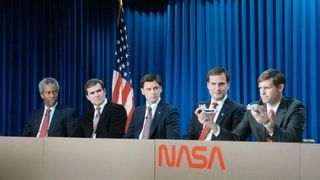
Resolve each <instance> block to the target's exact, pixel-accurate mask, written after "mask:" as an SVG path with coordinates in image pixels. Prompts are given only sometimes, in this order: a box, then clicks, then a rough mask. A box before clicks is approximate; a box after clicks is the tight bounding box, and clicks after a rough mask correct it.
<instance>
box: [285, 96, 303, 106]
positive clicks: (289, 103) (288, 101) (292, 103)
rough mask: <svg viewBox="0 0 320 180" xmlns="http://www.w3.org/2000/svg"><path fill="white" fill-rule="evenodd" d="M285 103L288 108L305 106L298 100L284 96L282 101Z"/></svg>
mask: <svg viewBox="0 0 320 180" xmlns="http://www.w3.org/2000/svg"><path fill="white" fill-rule="evenodd" d="M281 101H282V102H283V103H285V104H286V105H287V107H289V108H290V107H304V105H303V104H302V103H301V102H300V101H299V100H297V99H295V98H293V97H289V96H283V97H282V100H281Z"/></svg>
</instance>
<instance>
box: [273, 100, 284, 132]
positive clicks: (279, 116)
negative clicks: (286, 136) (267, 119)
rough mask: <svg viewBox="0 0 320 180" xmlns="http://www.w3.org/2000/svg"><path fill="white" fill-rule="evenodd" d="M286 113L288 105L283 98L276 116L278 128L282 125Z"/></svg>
mask: <svg viewBox="0 0 320 180" xmlns="http://www.w3.org/2000/svg"><path fill="white" fill-rule="evenodd" d="M286 112H287V103H286V100H285V99H284V98H282V99H281V102H280V104H279V107H278V110H277V112H276V116H275V124H276V125H278V126H280V125H281V123H282V121H283V119H284V116H285V113H286Z"/></svg>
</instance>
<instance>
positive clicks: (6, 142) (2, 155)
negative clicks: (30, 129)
mask: <svg viewBox="0 0 320 180" xmlns="http://www.w3.org/2000/svg"><path fill="white" fill-rule="evenodd" d="M22 179H23V180H40V179H43V141H42V140H41V139H36V138H21V137H0V180H22Z"/></svg>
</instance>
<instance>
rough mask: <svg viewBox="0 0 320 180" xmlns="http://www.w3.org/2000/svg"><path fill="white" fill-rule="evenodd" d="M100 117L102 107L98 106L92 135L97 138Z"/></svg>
mask: <svg viewBox="0 0 320 180" xmlns="http://www.w3.org/2000/svg"><path fill="white" fill-rule="evenodd" d="M99 119H100V107H97V108H96V116H95V117H94V119H93V132H92V137H93V138H95V134H96V130H97V126H98V123H99Z"/></svg>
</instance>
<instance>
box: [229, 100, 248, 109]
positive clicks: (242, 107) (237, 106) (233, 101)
mask: <svg viewBox="0 0 320 180" xmlns="http://www.w3.org/2000/svg"><path fill="white" fill-rule="evenodd" d="M224 103H225V104H228V105H229V106H232V107H235V108H241V109H244V108H245V107H244V105H243V104H240V103H238V102H236V101H235V100H233V99H232V98H230V97H228V98H227V99H226V100H225V102H224Z"/></svg>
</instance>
